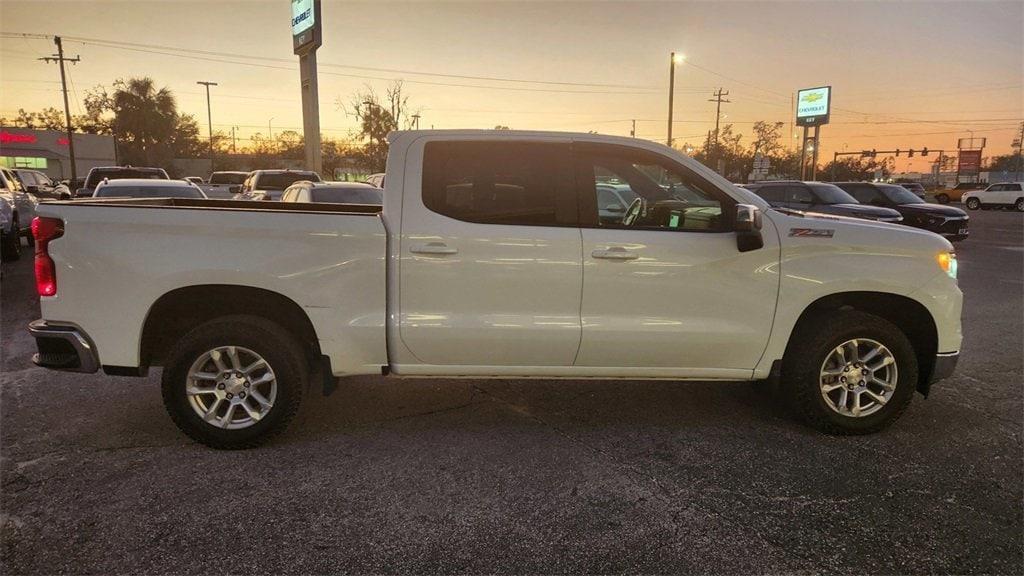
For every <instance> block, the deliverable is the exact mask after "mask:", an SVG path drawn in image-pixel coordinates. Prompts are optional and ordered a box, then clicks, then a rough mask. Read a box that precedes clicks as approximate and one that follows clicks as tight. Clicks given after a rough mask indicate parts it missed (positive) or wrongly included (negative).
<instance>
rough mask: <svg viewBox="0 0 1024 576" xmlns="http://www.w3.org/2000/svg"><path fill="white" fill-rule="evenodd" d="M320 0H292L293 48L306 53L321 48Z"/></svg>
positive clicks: (300, 52) (299, 52) (295, 50)
mask: <svg viewBox="0 0 1024 576" xmlns="http://www.w3.org/2000/svg"><path fill="white" fill-rule="evenodd" d="M320 44H321V34H320V0H292V48H293V50H294V52H295V53H296V54H299V55H301V54H304V53H306V52H309V51H310V50H314V49H316V48H319V47H320Z"/></svg>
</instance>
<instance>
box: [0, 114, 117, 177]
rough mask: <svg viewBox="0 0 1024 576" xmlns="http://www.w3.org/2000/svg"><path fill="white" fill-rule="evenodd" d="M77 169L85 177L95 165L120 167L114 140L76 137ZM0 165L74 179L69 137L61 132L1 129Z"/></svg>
mask: <svg viewBox="0 0 1024 576" xmlns="http://www.w3.org/2000/svg"><path fill="white" fill-rule="evenodd" d="M74 138H75V169H76V172H77V173H78V177H79V178H84V177H85V175H86V174H87V173H88V172H89V169H90V168H92V167H94V166H115V165H117V153H116V148H115V146H114V137H113V136H106V135H102V134H75V135H74ZM0 166H4V167H6V168H32V169H34V170H39V171H41V172H45V173H46V174H47V175H48V176H49V177H50V178H53V179H56V180H63V179H66V178H71V158H70V154H69V151H68V135H67V133H65V132H62V131H59V130H29V129H28V128H13V127H7V126H0Z"/></svg>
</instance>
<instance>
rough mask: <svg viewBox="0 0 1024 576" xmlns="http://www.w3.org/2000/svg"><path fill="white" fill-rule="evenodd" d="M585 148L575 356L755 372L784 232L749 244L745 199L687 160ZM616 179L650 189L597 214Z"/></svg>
mask: <svg viewBox="0 0 1024 576" xmlns="http://www.w3.org/2000/svg"><path fill="white" fill-rule="evenodd" d="M576 150H577V176H576V179H577V182H578V186H579V195H580V196H579V197H580V201H579V203H580V222H581V226H582V232H583V263H584V264H583V302H582V308H581V316H582V324H583V340H582V342H581V344H580V351H579V355H578V356H577V358H576V365H577V366H588V367H601V368H630V370H628V371H623V373H630V374H636V373H640V371H637V370H636V369H637V368H639V369H651V370H654V372H653V373H654V374H655V375H668V374H673V375H686V374H688V373H692V374H699V375H701V376H708V375H714V374H719V375H721V376H722V377H739V376H741V375H742V374H743V373H742V371H745V370H750V369H753V368H754V366H755V365H756V364H757V362H758V360H759V359H760V357H761V354H762V352H763V351H764V348H765V346H766V344H767V341H768V335H769V333H770V332H771V324H772V319H773V317H774V311H775V302H776V296H777V294H778V283H779V277H778V273H777V265H778V257H779V245H778V238H777V237H776V235H775V233H774V231H766V233H765V234H764V239H765V246H764V247H763V248H761V249H759V250H753V251H750V252H742V253H741V252H740V251H739V250H738V249H737V246H736V234H735V232H732V220H733V215H734V214H735V204H736V202H735V200H733V199H732V198H731V197H730V196H729V195H728V194H726V193H725V192H723V191H721V190H719V189H718V188H717V187H716V186H714V185H713V184H711V183H710V182H708V181H706V180H704V179H703V178H701V177H700V176H698V175H697V174H695V173H693V172H692V171H690V170H689V169H687V168H686V167H685V166H683V165H682V164H678V163H676V161H675V160H673V159H671V158H666V157H663V156H661V155H659V154H655V153H653V152H646V151H638V150H636V149H633V148H627V147H622V146H615V145H591V144H587V145H577V147H576ZM607 181H615V182H619V183H625V184H626V185H627V186H628V187H629V188H630V189H631V192H632V193H633V194H635V195H636V196H638V197H639V198H642V200H640V201H638V202H636V203H634V204H632V205H631V206H630V208H629V209H628V210H627V214H626V215H624V217H623V219H622V220H620V221H619V222H617V223H609V222H607V221H606V220H604V219H601V218H599V217H598V204H597V202H596V201H595V198H596V189H597V188H598V186H599V185H600V184H601V183H603V182H607ZM766 220H767V219H766ZM659 370H660V372H659ZM641 371H642V370H641ZM666 371H667V372H666ZM648 373H650V372H648ZM747 375H749V374H747Z"/></svg>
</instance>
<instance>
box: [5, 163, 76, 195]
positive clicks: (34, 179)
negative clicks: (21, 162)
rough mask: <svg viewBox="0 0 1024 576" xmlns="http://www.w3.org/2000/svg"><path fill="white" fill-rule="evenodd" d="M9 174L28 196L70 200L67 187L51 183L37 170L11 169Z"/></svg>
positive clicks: (69, 192)
mask: <svg viewBox="0 0 1024 576" xmlns="http://www.w3.org/2000/svg"><path fill="white" fill-rule="evenodd" d="M11 172H12V173H13V174H14V176H15V177H16V178H17V179H18V181H19V182H20V183H21V187H22V188H24V189H25V191H26V192H28V193H29V194H33V195H35V197H36V198H43V199H48V200H70V199H71V190H70V189H69V188H68V187H67V186H65V185H64V184H61V183H60V182H55V181H53V180H52V179H50V177H49V176H47V175H46V174H43V173H42V172H40V171H38V170H29V169H27V168H12V169H11Z"/></svg>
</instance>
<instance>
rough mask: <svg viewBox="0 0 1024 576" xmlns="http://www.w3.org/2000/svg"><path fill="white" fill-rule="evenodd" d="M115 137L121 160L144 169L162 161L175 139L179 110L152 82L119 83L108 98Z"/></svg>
mask: <svg viewBox="0 0 1024 576" xmlns="http://www.w3.org/2000/svg"><path fill="white" fill-rule="evenodd" d="M110 103H111V108H112V109H113V111H114V134H115V135H117V138H118V140H119V141H120V143H121V146H122V156H123V157H124V159H125V160H127V161H129V163H131V162H136V163H137V162H140V161H141V162H142V163H143V164H145V165H147V166H151V165H153V163H154V161H156V160H157V159H158V158H159V159H161V160H162V159H164V157H165V156H166V155H167V150H168V148H169V146H170V145H171V143H172V142H173V139H174V132H175V127H176V125H177V122H178V107H177V103H176V102H175V100H174V95H173V94H171V91H170V90H168V89H167V88H160V89H159V90H157V88H156V85H155V83H154V82H153V79H152V78H148V77H147V78H130V79H128V80H127V81H126V80H118V81H117V82H116V83H115V84H114V93H113V95H112V96H111V102H110Z"/></svg>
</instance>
